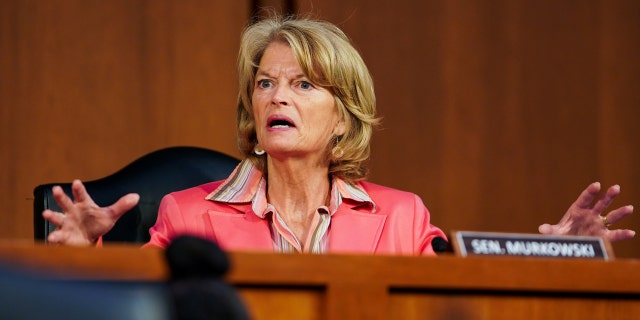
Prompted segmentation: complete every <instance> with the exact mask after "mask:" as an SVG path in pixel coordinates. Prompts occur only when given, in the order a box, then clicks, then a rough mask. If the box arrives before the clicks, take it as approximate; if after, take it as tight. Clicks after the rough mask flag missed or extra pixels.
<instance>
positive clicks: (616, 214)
mask: <svg viewBox="0 0 640 320" xmlns="http://www.w3.org/2000/svg"><path fill="white" fill-rule="evenodd" d="M632 213H633V206H632V205H628V206H624V207H620V208H618V209H615V210H612V211H611V212H609V213H608V214H607V221H608V222H609V223H610V224H614V223H616V222H618V221H620V220H622V219H623V218H624V217H626V216H628V215H630V214H632Z"/></svg>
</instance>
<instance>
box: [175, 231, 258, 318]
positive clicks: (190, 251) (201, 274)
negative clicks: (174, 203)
mask: <svg viewBox="0 0 640 320" xmlns="http://www.w3.org/2000/svg"><path fill="white" fill-rule="evenodd" d="M165 255H166V258H167V262H168V265H169V270H170V273H171V275H170V278H169V291H170V294H171V297H172V299H173V302H174V309H175V312H174V319H176V320H200V319H202V320H204V319H234V320H235V319H243V320H244V319H250V317H249V313H248V311H247V309H246V308H245V306H244V304H243V303H242V300H241V299H240V297H239V296H238V294H237V293H236V291H235V289H234V288H233V287H232V286H230V285H229V284H227V283H225V282H224V281H223V279H222V277H223V276H224V274H225V273H226V272H227V271H228V270H229V259H228V258H227V255H226V253H225V252H224V251H222V249H221V248H220V247H219V246H218V245H217V244H215V243H213V242H211V241H208V240H205V239H202V238H199V237H195V236H186V235H185V236H180V237H178V238H176V239H175V240H174V241H173V242H172V243H171V244H170V245H169V246H168V247H167V249H166V251H165Z"/></svg>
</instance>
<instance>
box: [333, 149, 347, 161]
mask: <svg viewBox="0 0 640 320" xmlns="http://www.w3.org/2000/svg"><path fill="white" fill-rule="evenodd" d="M331 155H332V156H333V158H334V159H336V160H339V159H340V158H342V156H344V150H342V148H340V147H338V146H335V147H333V149H332V150H331Z"/></svg>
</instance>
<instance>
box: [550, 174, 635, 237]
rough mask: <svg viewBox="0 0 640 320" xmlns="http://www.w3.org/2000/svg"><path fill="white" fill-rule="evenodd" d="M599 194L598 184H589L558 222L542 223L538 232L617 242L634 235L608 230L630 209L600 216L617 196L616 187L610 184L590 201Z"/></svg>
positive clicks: (621, 209)
mask: <svg viewBox="0 0 640 320" xmlns="http://www.w3.org/2000/svg"><path fill="white" fill-rule="evenodd" d="M598 193H600V183H599V182H594V183H592V184H590V185H589V186H588V187H587V188H586V189H585V190H584V191H582V193H581V194H580V196H579V197H578V199H577V200H576V201H575V202H574V203H573V204H572V205H571V207H569V210H567V213H565V215H564V216H563V217H562V219H561V220H560V222H558V224H555V225H550V224H546V223H545V224H543V225H541V226H540V227H539V228H538V230H539V231H540V233H543V234H553V235H580V236H597V237H603V238H607V239H609V241H611V242H613V241H619V240H625V239H630V238H633V237H634V236H635V234H636V233H635V231H633V230H627V229H616V230H609V226H610V225H612V224H615V223H616V222H618V221H619V220H620V219H622V218H624V217H626V216H628V215H630V214H631V213H632V212H633V206H631V205H629V206H624V207H620V208H618V209H615V210H612V211H610V212H609V213H607V214H606V215H603V214H602V213H603V212H604V211H605V210H606V209H607V207H608V206H609V205H610V204H611V202H613V199H615V198H616V197H617V196H618V194H620V186H618V185H614V186H612V187H610V188H609V189H608V190H607V192H606V193H605V194H604V195H603V196H602V197H600V198H599V199H597V200H596V201H595V202H594V200H595V199H596V197H597V196H598Z"/></svg>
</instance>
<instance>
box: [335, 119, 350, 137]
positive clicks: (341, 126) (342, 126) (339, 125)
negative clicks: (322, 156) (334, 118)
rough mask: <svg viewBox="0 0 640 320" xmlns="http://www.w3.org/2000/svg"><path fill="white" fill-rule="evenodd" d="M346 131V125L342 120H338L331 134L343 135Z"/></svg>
mask: <svg viewBox="0 0 640 320" xmlns="http://www.w3.org/2000/svg"><path fill="white" fill-rule="evenodd" d="M345 132H347V126H346V125H345V124H344V120H342V119H341V120H340V121H338V123H337V124H336V127H335V128H334V129H333V134H334V135H335V136H337V137H339V136H343V135H344V133H345Z"/></svg>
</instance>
